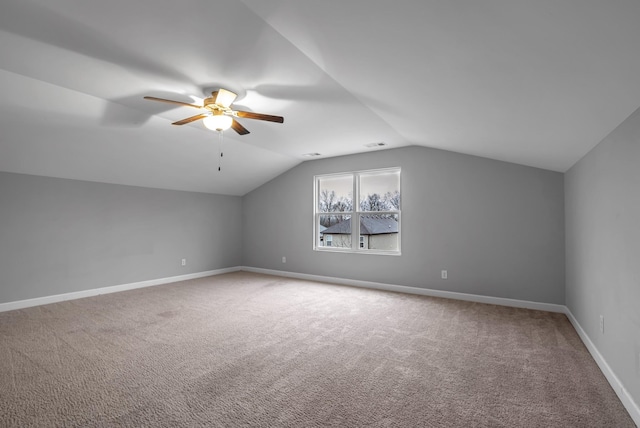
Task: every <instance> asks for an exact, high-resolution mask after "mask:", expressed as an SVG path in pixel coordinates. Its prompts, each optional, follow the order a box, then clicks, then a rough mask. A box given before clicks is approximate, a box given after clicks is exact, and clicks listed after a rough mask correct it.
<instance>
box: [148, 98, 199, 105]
mask: <svg viewBox="0 0 640 428" xmlns="http://www.w3.org/2000/svg"><path fill="white" fill-rule="evenodd" d="M144 99H145V100H151V101H160V102H163V103H169V104H178V105H181V106H187V107H195V108H202V106H199V105H197V104H189V103H183V102H182V101H174V100H167V99H164V98H156V97H144Z"/></svg>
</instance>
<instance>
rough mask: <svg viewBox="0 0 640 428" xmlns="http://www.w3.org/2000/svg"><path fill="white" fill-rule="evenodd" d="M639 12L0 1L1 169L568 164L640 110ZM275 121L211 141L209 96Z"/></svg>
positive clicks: (177, 175) (188, 171)
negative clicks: (392, 152)
mask: <svg viewBox="0 0 640 428" xmlns="http://www.w3.org/2000/svg"><path fill="white" fill-rule="evenodd" d="M639 20H640V2H637V1H633V0H629V1H622V0H613V1H608V2H600V1H591V0H564V1H551V0H541V1H536V2H531V1H517V0H516V1H513V0H511V1H506V0H504V1H487V2H475V1H471V0H469V1H462V2H442V1H420V2H418V1H404V0H401V1H396V2H387V1H384V2H383V1H378V0H353V1H349V2H338V1H333V0H325V1H322V2H317V1H311V0H273V1H268V2H265V1H261V0H244V1H240V0H234V1H231V0H229V1H220V0H217V1H204V0H201V1H196V0H188V1H182V2H173V1H168V0H137V1H135V2H131V1H124V0H110V1H108V2H105V1H97V0H87V1H83V2H78V1H75V0H73V1H72V0H57V1H56V2H47V1H45V0H4V1H3V2H2V4H1V5H0V91H1V92H0V93H1V94H2V95H0V170H2V171H9V172H19V173H27V174H36V175H45V176H52V177H63V178H74V179H82V180H91V181H100V182H108V183H119V184H129V185H137V186H146V187H159V188H168V189H178V190H190V191H199V192H209V193H220V194H231V195H243V194H245V193H247V192H248V191H250V190H252V189H254V188H256V187H258V186H259V185H261V184H263V183H264V182H266V181H268V180H270V179H271V178H273V177H275V176H277V175H279V174H280V173H282V172H284V171H286V170H287V169H289V168H291V167H293V166H294V165H296V164H298V163H300V162H302V161H304V160H305V159H306V158H305V157H304V156H303V155H304V154H306V153H314V152H317V153H320V154H321V155H322V156H323V157H331V156H339V155H343V154H350V153H357V152H362V151H368V150H371V149H370V148H367V147H365V145H367V144H371V143H377V142H385V143H386V144H387V146H385V147H399V146H404V145H413V144H417V145H424V146H429V147H436V148H442V149H446V150H452V151H458V152H462V153H469V154H474V155H479V156H485V157H490V158H494V159H500V160H506V161H510V162H516V163H521V164H524V165H531V166H535V167H540V168H546V169H552V170H556V171H564V170H566V169H567V168H569V167H570V166H571V165H572V164H573V163H575V162H576V161H577V160H578V159H579V158H580V157H582V156H583V155H584V154H585V153H586V152H587V151H588V150H590V149H591V148H592V147H593V146H594V145H595V144H597V143H598V142H599V141H600V140H602V138H603V137H604V136H606V135H607V134H608V133H609V132H611V131H612V130H613V129H614V128H615V127H616V126H617V125H618V124H620V123H621V122H622V121H623V120H624V119H625V118H626V117H627V116H628V115H629V114H631V113H632V112H633V111H634V110H635V109H636V108H638V106H639V105H640V85H638V84H637V83H638V82H637V76H638V75H640V55H638V50H637V46H638V45H640V26H638V25H637V22H638V21H639ZM217 87H225V88H227V89H230V90H233V91H236V92H238V93H239V95H240V96H239V97H238V100H237V101H236V104H235V106H237V107H241V108H243V109H246V110H252V111H257V112H261V113H270V114H276V115H281V116H284V117H285V123H284V124H274V123H266V122H260V121H252V120H249V119H244V120H241V122H242V124H243V125H244V126H246V127H247V128H248V129H249V130H250V131H251V134H249V135H245V136H242V137H240V136H238V135H237V134H235V133H233V132H232V131H231V132H229V131H227V132H225V133H224V139H223V142H222V152H223V153H224V157H223V158H222V171H221V172H218V170H217V169H218V168H217V166H218V160H219V154H218V153H219V150H220V142H219V139H218V135H217V134H216V133H215V132H212V131H209V130H206V129H205V128H204V127H203V126H202V124H201V123H198V122H196V123H193V124H190V125H185V126H182V127H175V126H171V125H170V124H171V122H173V121H175V120H178V119H182V118H185V117H188V116H191V115H193V114H194V111H193V110H191V109H189V108H186V107H177V106H176V108H174V107H173V106H171V105H168V104H161V103H154V102H151V101H147V100H144V99H143V98H142V97H143V96H145V95H152V96H158V97H163V98H172V99H176V100H180V101H186V102H194V101H197V99H198V98H204V97H205V96H206V95H207V94H206V89H208V88H217Z"/></svg>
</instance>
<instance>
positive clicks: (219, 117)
mask: <svg viewBox="0 0 640 428" xmlns="http://www.w3.org/2000/svg"><path fill="white" fill-rule="evenodd" d="M202 123H203V124H204V126H206V127H207V128H208V129H210V130H212V131H226V130H227V129H229V128H231V124H232V123H233V118H232V117H231V116H225V115H224V114H212V115H211V116H207V117H205V118H204V119H203V120H202Z"/></svg>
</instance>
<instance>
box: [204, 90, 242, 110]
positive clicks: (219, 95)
mask: <svg viewBox="0 0 640 428" xmlns="http://www.w3.org/2000/svg"><path fill="white" fill-rule="evenodd" d="M211 96H212V97H213V98H214V99H215V103H216V104H217V105H219V106H222V107H229V106H230V105H231V103H232V102H233V101H235V99H236V97H237V96H238V95H237V94H235V93H233V92H231V91H227V90H226V89H222V88H220V89H219V90H217V91H216V92H212V93H211Z"/></svg>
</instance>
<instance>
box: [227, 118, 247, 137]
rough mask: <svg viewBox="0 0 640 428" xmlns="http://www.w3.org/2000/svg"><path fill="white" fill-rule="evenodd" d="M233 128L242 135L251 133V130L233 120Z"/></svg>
mask: <svg viewBox="0 0 640 428" xmlns="http://www.w3.org/2000/svg"><path fill="white" fill-rule="evenodd" d="M231 128H233V130H234V131H236V132H237V133H238V134H240V135H245V134H248V133H249V130H248V129H247V128H245V127H244V126H242V125H241V124H240V122H238V121H237V120H235V119H233V122H231Z"/></svg>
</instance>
